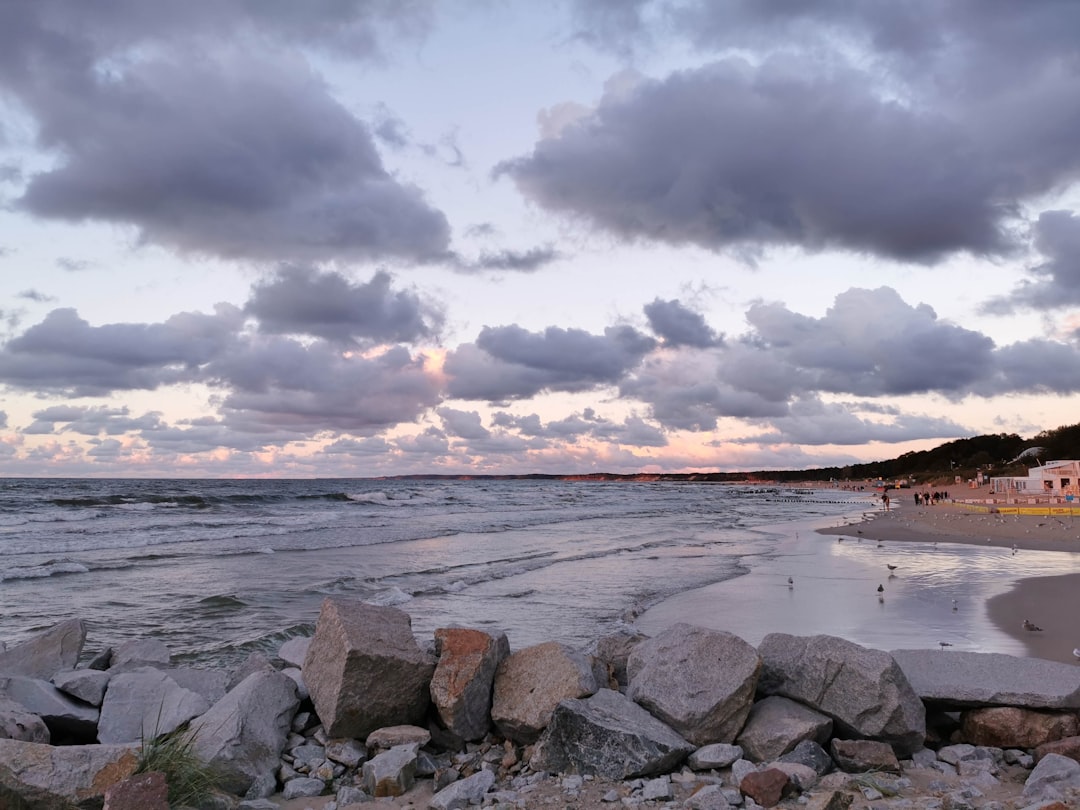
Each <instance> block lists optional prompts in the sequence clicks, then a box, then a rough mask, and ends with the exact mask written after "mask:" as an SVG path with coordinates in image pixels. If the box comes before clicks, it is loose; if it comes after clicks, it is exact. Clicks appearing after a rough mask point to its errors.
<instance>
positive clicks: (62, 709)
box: [0, 676, 99, 740]
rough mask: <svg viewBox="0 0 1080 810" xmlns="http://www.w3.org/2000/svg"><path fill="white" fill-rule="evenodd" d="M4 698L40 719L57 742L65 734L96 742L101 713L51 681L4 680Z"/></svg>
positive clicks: (0, 692) (0, 679)
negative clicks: (70, 695)
mask: <svg viewBox="0 0 1080 810" xmlns="http://www.w3.org/2000/svg"><path fill="white" fill-rule="evenodd" d="M0 696H6V697H7V698H8V699H9V700H13V701H14V702H15V703H18V704H19V705H21V706H22V707H23V708H25V709H26V710H27V711H28V712H30V713H31V714H36V715H37V716H38V717H40V718H41V719H42V720H43V721H44V722H45V725H46V726H48V727H49V733H50V735H51V736H52V737H53V738H54V739H55V738H56V737H58V736H63V735H72V736H74V737H75V738H78V739H86V740H93V739H94V734H95V733H96V729H97V723H98V714H99V713H98V710H97V709H96V708H95V707H94V706H90V705H87V704H86V703H82V702H81V701H78V700H75V699H74V698H71V697H69V696H68V695H65V694H64V693H63V692H61V691H60V690H59V689H57V688H56V687H55V686H53V685H52V684H51V683H49V682H48V681H43V680H40V679H38V678H24V677H20V676H13V677H7V678H5V677H0Z"/></svg>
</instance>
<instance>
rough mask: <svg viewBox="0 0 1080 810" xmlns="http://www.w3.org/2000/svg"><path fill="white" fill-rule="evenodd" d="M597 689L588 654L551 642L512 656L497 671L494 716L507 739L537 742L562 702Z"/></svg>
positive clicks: (492, 709)
mask: <svg viewBox="0 0 1080 810" xmlns="http://www.w3.org/2000/svg"><path fill="white" fill-rule="evenodd" d="M595 691H596V678H595V676H594V675H593V671H592V666H591V664H590V661H589V659H588V657H587V656H585V655H584V654H583V653H581V652H579V651H577V650H574V649H571V648H570V647H567V646H566V645H565V644H560V643H558V642H556V641H548V642H545V643H543V644H536V645H534V646H532V647H526V648H525V649H523V650H518V651H517V652H515V653H513V654H511V655H509V656H507V657H506V658H505V659H503V662H502V663H501V664H499V668H498V669H497V670H496V672H495V691H494V695H493V698H492V704H491V719H492V721H493V722H494V723H495V725H496V726H497V727H498V729H499V731H500V732H501V733H502V735H503V736H504V737H509V738H510V739H512V740H515V741H517V742H522V743H531V742H535V741H536V740H537V738H539V736H540V733H541V732H542V731H543V730H544V729H545V728H546V727H547V724H548V723H549V722H551V714H552V712H554V711H555V707H556V706H558V705H559V701H561V700H568V699H572V698H582V697H587V696H588V695H591V694H592V693H593V692H595Z"/></svg>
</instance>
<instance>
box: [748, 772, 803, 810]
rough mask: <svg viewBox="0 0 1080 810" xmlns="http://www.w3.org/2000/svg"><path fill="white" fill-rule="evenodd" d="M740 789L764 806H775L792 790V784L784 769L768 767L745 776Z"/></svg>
mask: <svg viewBox="0 0 1080 810" xmlns="http://www.w3.org/2000/svg"><path fill="white" fill-rule="evenodd" d="M739 790H741V791H742V792H743V794H744V795H746V796H749V797H750V798H751V799H753V800H754V801H755V802H756V803H757V804H760V805H761V806H762V807H773V806H775V805H776V804H778V803H779V802H780V800H781V799H782V798H784V796H786V795H787V794H788V793H790V792H791V790H792V785H791V780H789V779H788V776H787V774H786V773H784V772H783V771H780V770H777V769H776V768H766V769H765V770H763V771H754V772H753V773H748V774H747V775H746V776H745V777H743V779H742V780H741V781H740V782H739Z"/></svg>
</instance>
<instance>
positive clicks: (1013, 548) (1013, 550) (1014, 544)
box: [1012, 543, 1016, 554]
mask: <svg viewBox="0 0 1080 810" xmlns="http://www.w3.org/2000/svg"><path fill="white" fill-rule="evenodd" d="M1012 553H1013V554H1016V543H1013V547H1012Z"/></svg>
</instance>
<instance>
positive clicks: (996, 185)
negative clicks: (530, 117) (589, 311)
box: [497, 0, 1080, 262]
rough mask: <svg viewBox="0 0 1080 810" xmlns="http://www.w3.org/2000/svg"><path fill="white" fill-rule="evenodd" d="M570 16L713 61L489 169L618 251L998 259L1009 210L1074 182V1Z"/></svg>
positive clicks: (652, 9) (1010, 239) (619, 87)
mask: <svg viewBox="0 0 1080 810" xmlns="http://www.w3.org/2000/svg"><path fill="white" fill-rule="evenodd" d="M577 5H578V8H579V12H580V13H581V14H582V15H583V16H584V19H586V20H587V21H588V23H590V24H591V25H592V26H593V27H594V29H593V30H594V34H595V41H598V42H606V43H608V44H609V45H612V46H613V47H615V48H616V50H619V51H622V50H625V49H626V48H628V47H632V46H633V44H634V42H635V40H640V39H642V38H643V35H644V34H645V32H652V31H657V30H667V31H677V32H682V33H683V34H684V35H686V36H687V37H688V38H690V39H691V40H692V41H693V43H694V45H695V46H697V47H698V48H699V49H701V50H702V51H703V52H705V53H709V54H714V55H715V56H716V57H717V58H716V61H714V62H713V63H712V64H708V65H704V66H701V67H696V68H690V69H686V70H682V71H680V72H677V73H673V74H671V75H669V76H667V77H665V78H660V79H652V80H646V79H642V80H641V81H640V82H639V83H638V85H637V86H636V87H632V88H629V89H628V88H627V86H626V83H625V82H619V83H617V84H616V85H613V86H612V87H611V88H609V90H608V92H607V93H606V94H605V95H604V97H603V98H602V99H601V101H600V102H599V104H598V105H597V106H596V107H595V109H593V110H591V111H590V112H588V113H587V114H586V115H584V116H580V117H579V118H578V119H577V120H576V121H575V122H573V123H571V124H568V125H566V126H563V127H561V128H560V129H558V131H557V133H555V132H551V131H549V132H547V133H546V135H545V137H544V139H543V140H541V141H539V142H538V143H537V144H536V146H535V147H534V149H533V151H532V153H531V154H529V155H525V156H522V157H518V158H516V159H513V160H510V161H506V162H504V163H503V164H501V165H500V167H499V168H498V170H497V171H498V173H502V174H507V175H509V176H510V177H512V178H513V180H514V181H515V182H516V184H517V186H518V188H519V189H520V190H521V191H522V193H524V194H525V195H526V196H528V197H529V198H530V199H532V200H534V201H536V202H537V203H539V204H540V205H542V206H544V207H545V208H547V209H549V210H551V211H554V212H558V213H561V214H565V215H566V216H567V217H570V218H574V219H575V220H580V219H585V220H586V221H588V222H591V223H592V224H593V225H594V226H596V227H598V228H602V229H604V230H606V231H609V232H612V233H614V234H617V235H618V236H621V237H623V238H625V239H628V240H637V239H647V240H654V241H661V242H666V243H668V244H672V245H687V244H693V245H699V246H702V247H704V248H707V249H711V250H725V249H728V250H734V251H736V252H738V253H740V254H742V255H743V256H750V257H752V256H753V255H754V254H756V253H757V252H758V251H760V250H761V249H763V248H767V247H769V246H773V245H797V246H800V247H802V248H805V249H809V250H821V249H827V248H835V249H843V250H849V251H855V252H860V253H873V254H876V255H879V256H884V257H889V258H892V259H897V260H901V261H915V262H934V261H937V260H938V259H940V258H942V257H944V256H947V255H949V254H952V253H956V252H969V253H973V254H977V255H987V254H990V255H1002V254H1006V253H1009V252H1011V251H1013V250H1015V249H1017V248H1018V247H1019V240H1018V239H1017V235H1016V231H1017V228H1018V226H1019V225H1020V221H1019V213H1020V210H1021V207H1022V205H1023V204H1024V203H1025V202H1026V201H1029V200H1032V199H1034V198H1036V197H1037V196H1038V195H1040V194H1042V193H1045V192H1049V191H1054V190H1056V189H1058V188H1060V187H1061V186H1062V185H1063V184H1066V183H1070V182H1075V181H1076V180H1077V178H1078V177H1080V156H1078V155H1077V153H1076V150H1075V149H1074V148H1072V144H1073V143H1074V140H1075V131H1076V122H1077V120H1080V96H1077V94H1076V93H1075V92H1074V89H1075V87H1076V82H1077V68H1076V62H1075V59H1074V58H1073V57H1074V54H1075V40H1076V35H1077V32H1078V31H1080V9H1078V8H1075V7H1073V6H1072V5H1071V4H1063V3H1060V2H1053V1H1052V0H1045V1H1041V2H1040V1H1037V2H1031V3H1017V4H1004V5H1001V6H995V7H994V11H993V13H987V11H988V10H987V7H986V4H985V3H980V2H975V1H974V0H960V2H956V3H939V2H936V1H935V0H917V1H916V2H912V3H904V4H889V3H862V4H852V3H849V2H840V1H839V0H837V1H836V2H833V1H832V0H829V1H828V2H824V3H813V4H802V5H800V4H794V5H792V4H775V3H761V2H756V1H751V0H735V1H734V2H730V3H727V2H725V3H712V2H674V3H667V2H656V3H647V2H638V3H627V4H611V3H599V4H596V3H591V2H590V3H579V4H577ZM615 6H618V8H616V7H615ZM1066 6H1068V8H1066ZM656 18H663V21H662V23H660V22H657V20H656ZM650 20H652V22H651V23H650V22H649V21H650ZM735 52H738V53H740V54H746V53H748V52H749V53H753V54H754V56H753V58H752V59H747V60H746V61H743V60H742V59H741V58H735V57H733V56H731V54H733V53H735ZM1003 54H1007V55H1008V58H1003ZM1069 88H1073V90H1069Z"/></svg>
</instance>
